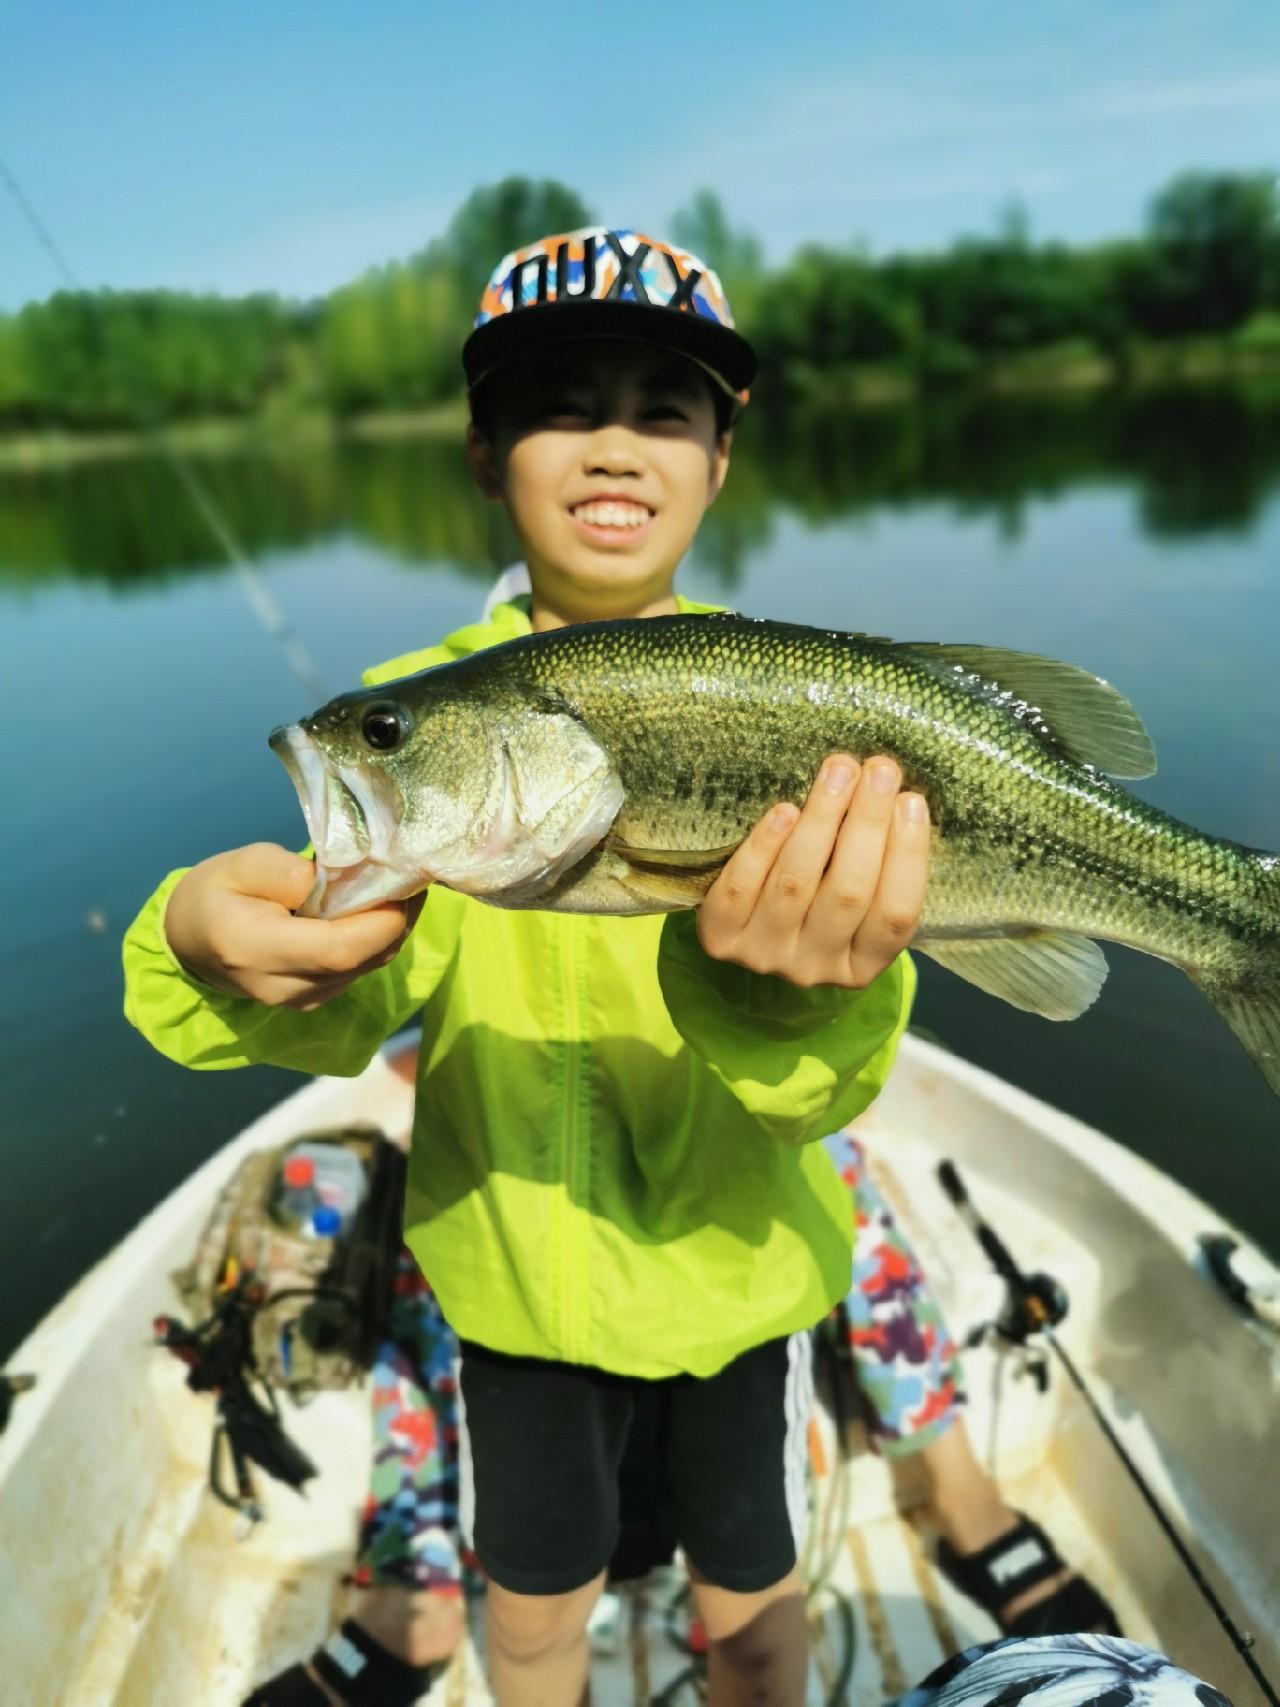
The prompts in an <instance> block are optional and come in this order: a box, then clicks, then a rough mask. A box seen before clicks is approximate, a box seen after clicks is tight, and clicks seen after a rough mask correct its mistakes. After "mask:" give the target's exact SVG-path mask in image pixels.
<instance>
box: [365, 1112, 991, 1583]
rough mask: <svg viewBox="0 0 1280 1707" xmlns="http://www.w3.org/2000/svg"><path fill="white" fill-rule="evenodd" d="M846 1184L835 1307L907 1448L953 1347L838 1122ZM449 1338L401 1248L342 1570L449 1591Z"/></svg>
mask: <svg viewBox="0 0 1280 1707" xmlns="http://www.w3.org/2000/svg"><path fill="white" fill-rule="evenodd" d="M826 1145H827V1150H828V1152H829V1154H830V1155H831V1158H832V1160H833V1161H834V1162H835V1164H836V1168H837V1171H838V1172H839V1174H840V1177H841V1178H842V1179H843V1180H844V1182H845V1184H846V1185H847V1186H848V1187H849V1190H850V1191H851V1192H852V1193H853V1196H854V1202H855V1204H856V1215H857V1224H858V1235H857V1244H856V1245H855V1248H854V1263H853V1284H852V1287H851V1289H850V1292H849V1296H848V1298H847V1299H846V1300H845V1302H844V1305H843V1306H842V1309H843V1314H844V1316H845V1318H846V1319H847V1321H848V1322H849V1324H850V1339H849V1346H850V1351H851V1352H852V1355H853V1360H854V1365H855V1369H856V1372H857V1378H858V1389H859V1393H860V1395H861V1397H862V1400H863V1407H864V1412H865V1415H866V1420H867V1427H868V1430H869V1432H870V1434H871V1437H872V1439H873V1441H874V1442H875V1443H876V1444H877V1445H878V1446H879V1448H880V1450H882V1451H883V1452H885V1453H886V1454H888V1455H890V1456H892V1455H894V1454H900V1453H907V1452H916V1451H919V1449H920V1448H921V1447H922V1446H926V1445H928V1443H929V1441H931V1440H933V1439H934V1438H935V1437H936V1436H937V1435H939V1434H941V1433H942V1432H943V1430H944V1429H946V1428H947V1427H948V1426H949V1424H950V1423H951V1421H952V1419H953V1417H954V1415H955V1409H956V1406H957V1405H958V1404H960V1403H961V1402H962V1395H961V1393H960V1392H959V1373H958V1368H957V1365H956V1362H955V1347H954V1346H953V1344H952V1341H951V1337H950V1335H949V1334H948V1333H947V1331H946V1326H945V1324H944V1323H943V1321H942V1317H941V1315H940V1313H939V1310H938V1307H937V1305H936V1304H935V1303H934V1301H933V1299H932V1298H931V1297H930V1295H929V1292H928V1288H927V1287H926V1285H925V1280H924V1275H923V1274H922V1273H921V1270H920V1265H919V1263H917V1261H916V1260H915V1256H914V1254H913V1253H912V1251H911V1247H910V1246H909V1245H908V1244H907V1242H906V1240H905V1239H904V1238H903V1236H902V1233H901V1232H900V1230H899V1229H898V1225H897V1222H896V1221H895V1219H894V1216H893V1211H892V1210H891V1209H890V1208H889V1205H888V1203H887V1202H886V1201H885V1199H884V1198H883V1197H882V1196H881V1194H880V1192H879V1191H878V1190H877V1188H876V1186H875V1183H874V1181H873V1180H872V1179H871V1176H870V1174H869V1173H868V1172H867V1168H866V1158H865V1156H864V1154H863V1151H862V1147H861V1145H860V1144H859V1143H858V1142H857V1140H856V1139H854V1138H851V1137H849V1135H848V1134H847V1133H843V1132H838V1133H836V1134H835V1135H834V1136H833V1137H831V1138H828V1139H827V1140H826ZM456 1348H457V1342H456V1340H455V1338H454V1335H453V1332H452V1330H451V1329H450V1327H449V1325H448V1323H447V1322H446V1321H445V1319H444V1317H443V1315H442V1314H441V1311H440V1306H439V1304H437V1302H436V1300H435V1297H434V1295H433V1293H432V1291H431V1288H430V1287H429V1286H428V1285H427V1283H426V1281H425V1280H424V1279H423V1277H422V1275H421V1273H420V1272H419V1270H418V1267H417V1264H416V1263H415V1262H414V1260H413V1257H412V1256H411V1255H410V1253H409V1252H408V1251H407V1250H404V1251H402V1252H401V1253H400V1267H399V1273H398V1277H397V1282H396V1297H395V1303H394V1306H393V1310H392V1320H391V1335H390V1338H389V1340H388V1342H387V1344H386V1345H384V1346H383V1347H382V1349H381V1351H380V1352H379V1354H378V1358H377V1361H376V1363H375V1365H374V1372H373V1402H374V1454H373V1474H372V1478H371V1482H370V1490H369V1496H368V1500H367V1502H366V1505H365V1511H364V1517H363V1522H362V1525H361V1533H360V1552H359V1559H358V1562H357V1565H356V1568H355V1571H354V1572H353V1573H352V1580H353V1581H354V1582H356V1583H358V1584H360V1585H362V1586H365V1587H367V1586H369V1585H370V1584H372V1583H400V1584H401V1585H403V1586H408V1587H412V1588H418V1589H433V1590H438V1591H443V1592H454V1593H456V1592H457V1589H458V1584H459V1580H460V1567H459V1563H458V1556H457V1540H456V1538H457V1532H458V1469H457V1418H456V1409H455V1403H456V1401H455V1388H454V1379H455V1378H454V1358H455V1355H456Z"/></svg>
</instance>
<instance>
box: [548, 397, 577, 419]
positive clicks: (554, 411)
mask: <svg viewBox="0 0 1280 1707" xmlns="http://www.w3.org/2000/svg"><path fill="white" fill-rule="evenodd" d="M586 412H587V406H586V404H585V403H580V402H578V401H577V400H576V399H575V398H573V397H553V398H551V399H550V400H549V401H548V402H546V403H544V404H543V406H542V413H543V414H544V415H548V416H551V415H569V416H573V417H574V418H577V417H579V416H583V415H585V414H586Z"/></svg>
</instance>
